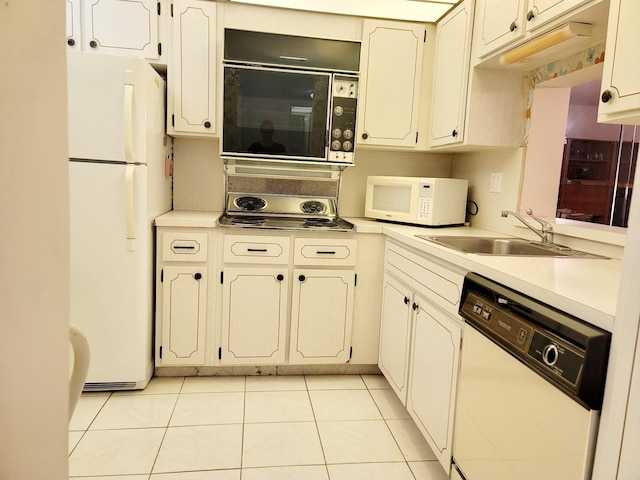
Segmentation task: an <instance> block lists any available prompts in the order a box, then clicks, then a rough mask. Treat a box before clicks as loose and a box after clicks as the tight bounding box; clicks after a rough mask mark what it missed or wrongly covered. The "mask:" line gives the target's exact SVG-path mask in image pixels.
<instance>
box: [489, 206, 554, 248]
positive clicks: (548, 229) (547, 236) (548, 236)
mask: <svg viewBox="0 0 640 480" xmlns="http://www.w3.org/2000/svg"><path fill="white" fill-rule="evenodd" d="M501 215H502V216H503V217H506V216H508V215H513V216H514V217H516V218H517V219H518V220H520V221H521V222H522V223H524V224H525V225H526V227H527V228H529V230H531V231H532V232H533V233H535V234H536V235H538V236H539V237H540V238H541V239H542V243H553V225H551V224H550V223H547V222H545V221H544V220H540V219H539V218H538V217H534V216H533V210H531V209H530V208H527V215H529V216H530V217H531V218H533V219H534V220H535V221H536V222H538V223H539V224H540V225H541V226H542V228H541V229H540V230H539V231H538V230H536V229H535V228H533V227H532V226H531V224H529V222H527V221H526V220H525V219H524V218H522V217H521V216H520V215H518V214H517V213H516V212H511V211H509V210H502V213H501Z"/></svg>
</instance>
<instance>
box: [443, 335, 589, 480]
mask: <svg viewBox="0 0 640 480" xmlns="http://www.w3.org/2000/svg"><path fill="white" fill-rule="evenodd" d="M598 420H599V414H598V412H597V411H594V410H588V409H586V408H584V407H583V406H581V405H580V404H578V403H577V402H576V401H574V400H573V399H571V398H569V397H568V396H567V395H565V394H564V393H562V392H561V391H560V390H558V389H557V388H556V387H554V386H553V385H551V384H550V383H549V382H547V381H546V380H545V379H543V378H542V377H540V376H539V375H538V374H536V373H535V372H534V371H532V370H531V369H530V368H529V367H527V366H525V365H524V364H523V363H521V362H520V361H519V360H517V359H516V358H514V357H513V356H511V355H510V354H509V353H507V352H506V351H505V350H503V349H502V348H501V347H499V346H498V345H496V344H495V343H494V342H493V341H491V340H489V339H488V338H487V337H485V336H484V335H482V334H481V333H479V332H478V331H477V330H476V329H474V328H473V327H472V326H470V325H469V324H466V325H465V327H464V334H463V340H462V353H461V367H460V375H459V390H458V397H457V407H456V423H455V430H454V445H453V457H454V462H455V463H456V465H457V467H458V468H459V469H460V471H461V472H462V474H463V475H464V477H465V479H466V480H540V479H541V478H544V479H546V480H586V479H589V478H590V475H591V465H592V453H593V446H594V442H595V435H596V431H597V423H598Z"/></svg>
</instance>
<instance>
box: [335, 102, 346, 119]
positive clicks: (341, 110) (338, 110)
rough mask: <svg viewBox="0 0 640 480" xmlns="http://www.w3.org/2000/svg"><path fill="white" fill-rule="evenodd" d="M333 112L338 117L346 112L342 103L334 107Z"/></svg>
mask: <svg viewBox="0 0 640 480" xmlns="http://www.w3.org/2000/svg"><path fill="white" fill-rule="evenodd" d="M333 113H334V115H335V116H336V117H341V116H342V114H343V113H344V108H342V107H341V106H340V105H336V106H335V108H334V109H333Z"/></svg>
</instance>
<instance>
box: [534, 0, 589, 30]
mask: <svg viewBox="0 0 640 480" xmlns="http://www.w3.org/2000/svg"><path fill="white" fill-rule="evenodd" d="M589 1H591V0H529V5H528V7H527V13H526V15H525V19H526V22H527V27H526V29H527V30H528V31H529V30H530V31H533V30H535V29H536V28H538V27H541V26H544V25H545V24H546V23H548V22H550V21H551V20H553V19H554V18H556V17H559V16H560V15H563V14H565V13H566V12H568V11H569V10H573V9H574V8H576V7H579V6H580V5H582V4H585V3H589Z"/></svg>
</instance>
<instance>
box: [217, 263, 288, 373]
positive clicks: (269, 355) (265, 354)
mask: <svg viewBox="0 0 640 480" xmlns="http://www.w3.org/2000/svg"><path fill="white" fill-rule="evenodd" d="M288 283H289V279H288V272H287V269H286V267H285V268H282V267H279V268H278V267H274V268H265V267H256V268H244V267H240V268H225V270H224V280H223V289H222V318H223V321H222V339H221V340H222V342H221V343H222V346H221V351H220V360H221V363H223V364H225V365H274V364H281V363H284V361H285V354H286V348H285V347H286V344H285V342H286V333H287V332H286V324H287V290H288Z"/></svg>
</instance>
